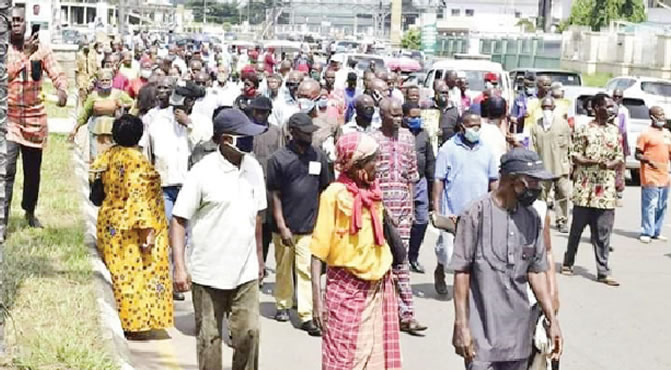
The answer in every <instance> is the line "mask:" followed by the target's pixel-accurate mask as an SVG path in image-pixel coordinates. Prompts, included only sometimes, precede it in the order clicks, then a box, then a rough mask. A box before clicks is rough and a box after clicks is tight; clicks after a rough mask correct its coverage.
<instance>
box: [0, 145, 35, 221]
mask: <svg viewBox="0 0 671 370" xmlns="http://www.w3.org/2000/svg"><path fill="white" fill-rule="evenodd" d="M19 154H20V155H21V159H22V161H23V200H22V201H21V208H23V210H24V211H26V213H33V212H35V207H36V206H37V197H38V194H39V192H40V171H41V168H42V148H33V147H29V146H25V145H21V144H19V143H16V142H13V141H7V168H6V174H5V179H4V180H5V222H8V221H9V208H10V206H11V205H12V195H13V192H14V178H15V177H16V162H17V161H18V159H19Z"/></svg>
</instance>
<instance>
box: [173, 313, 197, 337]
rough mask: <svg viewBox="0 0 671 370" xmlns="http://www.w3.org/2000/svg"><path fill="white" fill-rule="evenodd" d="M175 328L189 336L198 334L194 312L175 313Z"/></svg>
mask: <svg viewBox="0 0 671 370" xmlns="http://www.w3.org/2000/svg"><path fill="white" fill-rule="evenodd" d="M175 329H177V330H179V332H180V333H182V334H183V335H186V336H189V337H195V336H196V321H195V318H194V313H193V312H189V313H187V314H185V315H175Z"/></svg>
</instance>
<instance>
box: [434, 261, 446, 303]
mask: <svg viewBox="0 0 671 370" xmlns="http://www.w3.org/2000/svg"><path fill="white" fill-rule="evenodd" d="M433 286H434V287H435V288H436V293H438V294H440V295H446V294H447V284H445V269H444V268H443V265H441V264H438V266H436V270H435V271H434V272H433Z"/></svg>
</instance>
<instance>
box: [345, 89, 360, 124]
mask: <svg viewBox="0 0 671 370" xmlns="http://www.w3.org/2000/svg"><path fill="white" fill-rule="evenodd" d="M359 94H360V91H358V90H357V89H356V88H354V89H350V88H349V87H348V88H346V89H345V107H346V110H345V122H349V121H350V120H351V119H352V116H353V115H354V100H355V98H356V97H357V96H358V95H359Z"/></svg>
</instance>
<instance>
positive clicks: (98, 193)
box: [89, 172, 105, 207]
mask: <svg viewBox="0 0 671 370" xmlns="http://www.w3.org/2000/svg"><path fill="white" fill-rule="evenodd" d="M102 174H103V173H102V172H96V174H95V179H94V180H93V182H91V184H90V185H91V192H90V193H89V200H90V201H91V203H93V205H94V206H96V207H100V206H101V205H102V204H103V200H105V186H104V185H103V178H102Z"/></svg>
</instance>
